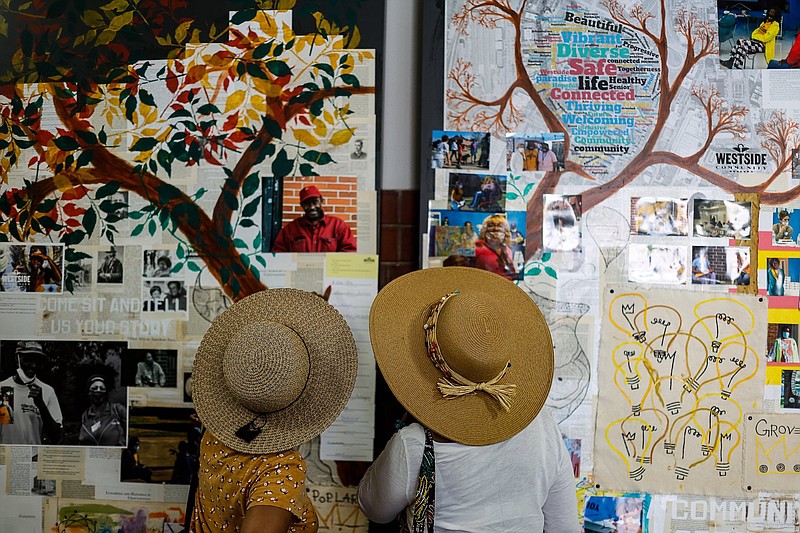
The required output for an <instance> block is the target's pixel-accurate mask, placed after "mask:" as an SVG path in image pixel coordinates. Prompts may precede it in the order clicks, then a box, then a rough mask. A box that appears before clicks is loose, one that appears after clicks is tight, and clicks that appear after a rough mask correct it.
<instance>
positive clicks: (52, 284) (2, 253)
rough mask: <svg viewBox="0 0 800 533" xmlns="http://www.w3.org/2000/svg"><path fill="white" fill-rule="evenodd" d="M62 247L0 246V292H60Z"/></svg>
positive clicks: (62, 262) (55, 245)
mask: <svg viewBox="0 0 800 533" xmlns="http://www.w3.org/2000/svg"><path fill="white" fill-rule="evenodd" d="M63 268H64V245H63V244H9V243H0V291H3V292H45V293H60V292H62V289H63V286H64V282H63Z"/></svg>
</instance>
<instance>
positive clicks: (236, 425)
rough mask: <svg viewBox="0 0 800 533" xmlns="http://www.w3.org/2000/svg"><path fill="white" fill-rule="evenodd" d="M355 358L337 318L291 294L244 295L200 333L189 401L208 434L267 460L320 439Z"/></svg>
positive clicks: (349, 383)
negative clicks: (268, 457)
mask: <svg viewBox="0 0 800 533" xmlns="http://www.w3.org/2000/svg"><path fill="white" fill-rule="evenodd" d="M357 369H358V353H357V351H356V343H355V340H354V339H353V335H352V333H351V332H350V328H349V327H348V325H347V322H345V320H344V318H343V317H342V315H340V314H339V312H338V311H337V310H336V309H335V308H334V307H333V306H331V305H330V304H328V303H327V302H325V301H324V300H323V299H322V298H320V297H319V296H317V295H316V294H314V293H311V292H305V291H301V290H297V289H271V290H266V291H262V292H258V293H256V294H252V295H250V296H248V297H246V298H243V299H242V300H239V301H238V302H236V303H235V304H234V305H233V306H232V307H230V308H229V309H227V310H226V311H225V312H223V313H222V314H221V315H220V316H219V317H218V318H217V319H216V320H215V321H214V323H213V324H211V327H210V328H209V329H208V331H207V332H206V334H205V336H204V337H203V341H202V342H201V343H200V348H199V349H198V351H197V356H196V358H195V363H194V371H193V373H192V401H193V402H194V404H195V408H196V409H197V414H198V416H199V417H200V420H202V422H203V424H205V425H206V427H207V428H208V429H209V431H210V432H211V433H212V434H213V435H214V436H215V437H216V438H217V439H219V440H220V441H221V442H223V443H224V444H225V445H227V446H228V447H230V448H233V449H234V450H236V451H239V452H243V453H252V454H259V453H274V452H279V451H283V450H287V449H289V448H293V447H295V446H298V445H300V444H302V443H304V442H306V441H309V440H311V439H313V438H314V437H316V436H317V435H319V434H320V433H321V432H322V431H324V430H325V429H326V428H327V427H328V426H330V424H331V423H332V422H333V421H334V420H335V419H336V417H337V416H339V413H340V412H341V411H342V409H344V406H345V405H346V404H347V401H348V400H349V399H350V394H351V393H352V392H353V387H354V385H355V380H356V372H357Z"/></svg>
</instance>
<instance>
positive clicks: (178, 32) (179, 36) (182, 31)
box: [175, 20, 192, 43]
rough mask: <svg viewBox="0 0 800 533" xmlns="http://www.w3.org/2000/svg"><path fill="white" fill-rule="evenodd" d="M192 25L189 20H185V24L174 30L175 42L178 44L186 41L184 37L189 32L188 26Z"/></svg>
mask: <svg viewBox="0 0 800 533" xmlns="http://www.w3.org/2000/svg"><path fill="white" fill-rule="evenodd" d="M191 25H192V21H191V20H187V21H186V22H183V23H181V25H180V26H178V27H177V28H175V40H176V41H178V42H179V43H182V42H184V40H185V39H186V35H187V33H188V32H189V26H191Z"/></svg>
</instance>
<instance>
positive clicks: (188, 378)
mask: <svg viewBox="0 0 800 533" xmlns="http://www.w3.org/2000/svg"><path fill="white" fill-rule="evenodd" d="M183 401H184V403H192V373H191V372H184V373H183Z"/></svg>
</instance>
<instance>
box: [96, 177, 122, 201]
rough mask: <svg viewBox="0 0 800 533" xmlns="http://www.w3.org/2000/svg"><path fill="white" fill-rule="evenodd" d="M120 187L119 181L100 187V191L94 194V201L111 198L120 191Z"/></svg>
mask: <svg viewBox="0 0 800 533" xmlns="http://www.w3.org/2000/svg"><path fill="white" fill-rule="evenodd" d="M119 186H120V182H119V181H111V182H108V183H106V184H105V185H103V186H101V187H98V189H97V190H96V191H95V192H94V199H95V200H100V199H102V198H105V197H106V196H111V195H112V194H114V193H115V192H117V191H118V190H119Z"/></svg>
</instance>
